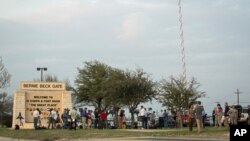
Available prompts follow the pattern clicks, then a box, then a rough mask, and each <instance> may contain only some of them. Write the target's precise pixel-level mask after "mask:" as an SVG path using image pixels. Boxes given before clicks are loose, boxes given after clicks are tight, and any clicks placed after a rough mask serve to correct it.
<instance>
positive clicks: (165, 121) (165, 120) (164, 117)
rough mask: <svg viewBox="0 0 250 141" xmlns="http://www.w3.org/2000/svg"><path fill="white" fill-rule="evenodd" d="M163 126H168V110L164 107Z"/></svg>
mask: <svg viewBox="0 0 250 141" xmlns="http://www.w3.org/2000/svg"><path fill="white" fill-rule="evenodd" d="M163 121H164V128H168V112H167V110H166V109H165V110H164V113H163Z"/></svg>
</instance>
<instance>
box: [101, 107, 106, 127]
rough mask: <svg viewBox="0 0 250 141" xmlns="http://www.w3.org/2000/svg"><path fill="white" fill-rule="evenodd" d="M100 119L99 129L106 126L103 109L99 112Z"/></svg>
mask: <svg viewBox="0 0 250 141" xmlns="http://www.w3.org/2000/svg"><path fill="white" fill-rule="evenodd" d="M100 120H101V129H104V128H106V121H107V114H106V112H105V110H102V112H101V114H100Z"/></svg>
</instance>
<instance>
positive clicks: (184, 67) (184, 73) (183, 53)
mask: <svg viewBox="0 0 250 141" xmlns="http://www.w3.org/2000/svg"><path fill="white" fill-rule="evenodd" d="M181 4H182V0H179V2H178V6H179V22H180V39H181V44H180V46H181V55H182V57H181V58H182V59H181V61H182V77H183V78H182V79H183V81H184V82H185V83H186V82H187V80H186V77H187V75H186V59H185V58H186V57H185V48H184V34H183V28H182V25H183V21H182V5H181Z"/></svg>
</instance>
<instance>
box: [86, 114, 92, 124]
mask: <svg viewBox="0 0 250 141" xmlns="http://www.w3.org/2000/svg"><path fill="white" fill-rule="evenodd" d="M87 119H88V128H91V127H92V111H91V110H88V117H87Z"/></svg>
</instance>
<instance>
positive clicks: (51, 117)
mask: <svg viewBox="0 0 250 141" xmlns="http://www.w3.org/2000/svg"><path fill="white" fill-rule="evenodd" d="M56 118H57V115H56V111H54V110H53V108H51V109H50V114H49V124H48V129H49V128H50V125H51V129H54V128H55V124H56Z"/></svg>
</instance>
